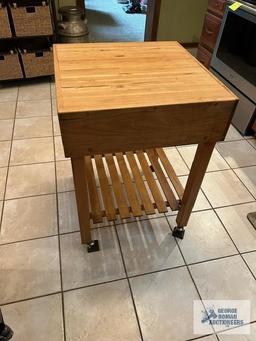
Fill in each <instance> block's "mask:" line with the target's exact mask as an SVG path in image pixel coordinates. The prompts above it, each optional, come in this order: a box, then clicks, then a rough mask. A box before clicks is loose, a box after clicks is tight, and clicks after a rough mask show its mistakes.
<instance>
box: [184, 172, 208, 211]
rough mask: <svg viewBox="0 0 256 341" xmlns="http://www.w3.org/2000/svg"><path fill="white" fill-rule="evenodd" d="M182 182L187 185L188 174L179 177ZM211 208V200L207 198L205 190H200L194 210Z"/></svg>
mask: <svg viewBox="0 0 256 341" xmlns="http://www.w3.org/2000/svg"><path fill="white" fill-rule="evenodd" d="M179 179H180V182H181V184H182V185H183V186H184V187H185V186H186V183H187V180H188V176H181V177H179ZM210 208H211V205H210V204H209V201H208V200H207V199H206V197H205V195H204V194H203V192H202V191H201V190H200V191H199V193H198V196H197V199H196V202H195V205H194V207H193V211H201V210H208V209H210Z"/></svg>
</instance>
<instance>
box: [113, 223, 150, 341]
mask: <svg viewBox="0 0 256 341" xmlns="http://www.w3.org/2000/svg"><path fill="white" fill-rule="evenodd" d="M114 229H115V234H116V238H117V242H118V246H119V250H120V255H121V258H122V263H123V267H124V271H125V277H126V280H127V283H128V287H129V291H130V296H131V299H132V304H133V309H134V313H135V317H136V320H137V325H138V329H139V333H140V337H141V341H144V338H143V334H142V330H141V326H140V319H139V315H138V312H137V308H136V304H135V299H134V296H133V291H132V287H131V282H130V278H129V276H128V273H127V269H126V265H125V261H124V255H123V251H122V247H121V242H120V239H119V235H118V232H117V229H116V225H115V223H114Z"/></svg>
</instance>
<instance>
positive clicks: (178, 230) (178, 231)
mask: <svg viewBox="0 0 256 341" xmlns="http://www.w3.org/2000/svg"><path fill="white" fill-rule="evenodd" d="M184 234H185V230H184V227H178V226H176V227H175V228H174V230H173V231H172V235H173V237H176V238H179V239H183V238H184Z"/></svg>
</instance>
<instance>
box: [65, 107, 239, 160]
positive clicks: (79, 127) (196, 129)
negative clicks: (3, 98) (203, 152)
mask: <svg viewBox="0 0 256 341" xmlns="http://www.w3.org/2000/svg"><path fill="white" fill-rule="evenodd" d="M235 105H236V103H235V102H234V101H227V102H220V103H199V104H195V103H193V104H184V105H177V106H173V107H171V108H170V107H166V106H164V107H156V108H143V109H141V108H140V109H136V108H134V109H130V110H126V112H125V114H123V113H122V110H111V111H108V110H106V111H105V112H104V111H103V112H88V113H77V114H74V113H73V118H71V116H70V117H69V116H67V117H65V115H61V116H59V117H60V128H61V134H62V140H63V144H64V151H65V155H66V157H69V156H82V155H97V154H101V153H114V152H121V151H122V152H126V151H128V150H145V149H151V148H156V147H168V146H173V145H183V144H193V143H202V142H216V141H220V140H223V139H224V138H225V135H226V132H227V129H228V126H229V123H230V120H231V118H232V113H233V111H234V108H235ZM156 127H157V129H156ZM117 149H118V150H117Z"/></svg>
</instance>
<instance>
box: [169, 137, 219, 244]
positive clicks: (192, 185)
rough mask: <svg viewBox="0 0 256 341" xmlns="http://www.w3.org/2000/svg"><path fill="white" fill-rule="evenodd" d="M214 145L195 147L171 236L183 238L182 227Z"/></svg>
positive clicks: (198, 188)
mask: <svg viewBox="0 0 256 341" xmlns="http://www.w3.org/2000/svg"><path fill="white" fill-rule="evenodd" d="M214 146H215V143H201V144H199V145H198V147H197V151H196V155H195V158H194V161H193V164H192V167H191V170H190V174H189V177H188V181H187V185H186V188H185V191H184V195H183V197H182V200H181V205H180V209H179V213H178V216H177V219H176V221H177V226H176V227H175V229H174V230H173V236H175V237H177V238H180V239H183V237H184V233H185V230H184V227H185V226H186V225H187V223H188V220H189V217H190V214H191V212H192V209H193V206H194V204H195V201H196V198H197V195H198V192H199V190H200V187H201V184H202V181H203V178H204V175H205V172H206V170H207V166H208V164H209V161H210V158H211V155H212V152H213V149H214Z"/></svg>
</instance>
